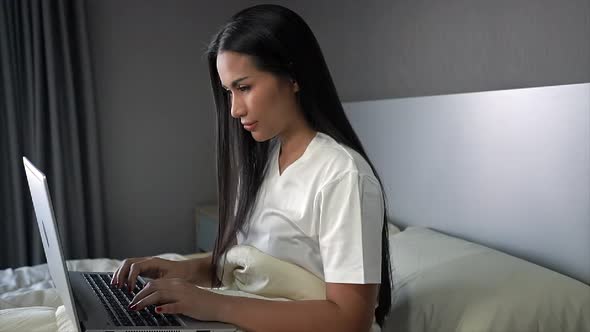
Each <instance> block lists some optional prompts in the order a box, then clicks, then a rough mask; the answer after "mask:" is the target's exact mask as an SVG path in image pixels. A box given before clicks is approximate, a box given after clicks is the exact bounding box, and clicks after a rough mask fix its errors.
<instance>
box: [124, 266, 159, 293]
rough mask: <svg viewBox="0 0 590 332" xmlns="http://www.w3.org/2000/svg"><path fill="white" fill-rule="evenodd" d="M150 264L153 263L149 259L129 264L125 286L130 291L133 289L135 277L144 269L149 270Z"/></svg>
mask: <svg viewBox="0 0 590 332" xmlns="http://www.w3.org/2000/svg"><path fill="white" fill-rule="evenodd" d="M150 263H152V264H150ZM150 265H153V261H152V260H151V259H147V260H145V261H141V262H135V263H133V264H131V266H130V267H129V276H128V277H127V288H128V289H129V291H130V292H131V291H132V290H134V289H135V283H136V282H137V277H138V276H139V275H140V274H141V273H142V272H144V271H145V270H149V269H150V268H152V266H150Z"/></svg>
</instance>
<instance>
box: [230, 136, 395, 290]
mask: <svg viewBox="0 0 590 332" xmlns="http://www.w3.org/2000/svg"><path fill="white" fill-rule="evenodd" d="M279 151H280V143H279V141H278V140H277V141H276V145H275V147H274V148H273V149H272V151H271V152H270V154H269V163H270V164H269V165H268V166H267V167H268V169H267V174H266V177H265V179H264V181H263V183H262V185H261V187H260V189H259V192H258V199H257V201H256V203H255V206H254V207H253V211H252V214H251V218H250V220H249V222H248V223H246V226H245V228H244V230H243V232H238V235H237V240H238V244H246V245H251V246H254V247H256V248H258V249H259V250H261V251H263V252H265V253H267V254H269V255H271V256H274V257H276V258H279V259H281V260H284V261H287V262H291V263H294V264H297V265H299V266H301V267H303V268H305V269H307V270H308V271H310V272H312V273H313V274H315V275H316V276H318V277H319V278H320V279H322V280H324V281H325V282H333V283H352V284H372V283H376V284H378V283H380V282H381V230H382V226H383V209H384V208H383V198H382V191H381V186H380V185H379V182H378V181H377V179H376V178H375V175H374V174H373V172H372V170H371V167H370V166H369V164H368V163H367V162H366V161H365V159H364V158H363V157H362V156H361V155H360V154H358V153H357V152H356V151H354V150H353V149H351V148H349V147H347V146H344V145H340V144H339V143H337V142H336V141H335V140H334V139H332V138H331V137H330V136H328V135H326V134H323V133H320V132H318V133H317V135H316V136H315V137H314V138H313V140H312V141H311V142H310V143H309V145H308V146H307V149H306V150H305V152H304V153H303V155H302V156H301V157H300V158H299V159H297V160H296V161H295V162H293V163H292V164H291V165H289V166H288V167H287V168H286V169H285V170H284V171H283V174H279V166H278V165H279V158H278V157H279Z"/></svg>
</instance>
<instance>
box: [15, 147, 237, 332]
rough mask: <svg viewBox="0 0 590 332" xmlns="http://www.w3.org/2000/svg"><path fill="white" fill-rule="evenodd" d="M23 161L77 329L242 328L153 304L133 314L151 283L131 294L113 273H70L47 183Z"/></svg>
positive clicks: (214, 331) (218, 331)
mask: <svg viewBox="0 0 590 332" xmlns="http://www.w3.org/2000/svg"><path fill="white" fill-rule="evenodd" d="M23 163H24V167H25V172H26V174H27V181H28V183H29V189H30V191H31V197H32V199H33V206H34V208H35V215H36V216H37V224H38V226H39V232H40V234H41V239H42V241H43V248H44V249H45V257H46V258H47V265H48V267H49V273H50V274H51V278H52V279H53V282H54V284H55V288H56V289H57V291H58V293H59V296H60V297H61V299H62V301H63V304H64V307H65V310H66V313H67V314H68V316H69V318H70V320H71V321H72V322H73V325H74V326H75V328H76V329H77V331H88V332H99V331H100V332H106V331H113V332H114V331H193V332H205V331H211V332H229V331H236V330H237V328H236V327H235V326H233V325H229V324H225V323H220V322H204V321H199V320H195V319H192V318H190V317H187V316H184V315H168V314H159V313H156V312H155V307H154V306H153V305H152V306H149V307H147V308H145V309H143V310H141V311H132V310H128V309H127V305H128V304H129V302H130V301H131V299H133V296H134V295H135V294H136V293H137V292H138V291H139V290H141V288H142V287H143V285H145V283H146V280H144V279H143V278H141V277H140V278H138V281H137V283H138V286H137V287H136V288H135V289H134V290H133V291H131V292H129V291H128V290H127V289H126V287H123V289H119V288H116V287H112V286H110V280H111V276H112V273H98V272H96V273H95V272H91V273H87V272H74V271H68V270H67V268H66V264H65V260H64V256H63V250H62V246H61V242H60V238H59V234H58V230H57V222H56V220H55V215H54V213H53V206H52V205H51V198H50V195H49V188H48V185H47V179H46V177H45V175H44V174H43V173H42V172H41V171H40V170H38V169H37V168H36V167H35V166H34V165H33V164H32V163H31V162H30V161H29V160H28V159H27V158H26V157H23Z"/></svg>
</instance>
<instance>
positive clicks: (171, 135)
mask: <svg viewBox="0 0 590 332" xmlns="http://www.w3.org/2000/svg"><path fill="white" fill-rule="evenodd" d="M240 7H241V6H240V5H236V4H234V5H232V2H227V1H226V2H224V4H223V5H220V4H219V2H215V1H209V2H205V1H145V0H141V1H118V0H90V1H88V14H89V22H90V41H91V48H92V53H93V54H92V55H93V61H94V74H95V79H96V89H97V99H98V100H97V103H98V111H99V122H100V136H101V143H102V162H103V167H102V169H103V178H104V190H105V205H106V216H107V218H108V235H109V237H108V238H109V241H110V246H109V248H110V255H111V256H113V257H124V256H137V255H148V254H155V253H161V252H179V253H185V252H190V251H192V250H193V243H194V232H193V229H194V222H193V220H194V217H193V214H194V211H193V208H194V206H195V205H196V204H197V203H199V202H211V201H214V199H215V158H214V144H212V143H213V141H212V140H213V135H214V126H213V124H214V107H213V99H212V97H211V88H210V85H209V82H208V71H207V67H206V62H205V59H204V58H203V56H202V54H203V51H204V49H205V46H206V45H207V43H208V41H209V39H210V37H211V35H212V34H213V33H214V32H215V31H216V30H217V28H218V27H219V26H220V25H221V24H222V23H223V22H224V21H225V20H226V19H227V18H228V17H229V16H230V14H231V13H232V12H234V11H236V10H238V9H239V8H240Z"/></svg>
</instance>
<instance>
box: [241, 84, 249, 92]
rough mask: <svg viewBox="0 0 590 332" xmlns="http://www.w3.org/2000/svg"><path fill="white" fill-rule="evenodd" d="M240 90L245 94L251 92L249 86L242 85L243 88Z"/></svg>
mask: <svg viewBox="0 0 590 332" xmlns="http://www.w3.org/2000/svg"><path fill="white" fill-rule="evenodd" d="M238 90H240V91H242V92H245V91H248V90H250V87H249V86H245V85H242V86H240V87H238Z"/></svg>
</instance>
